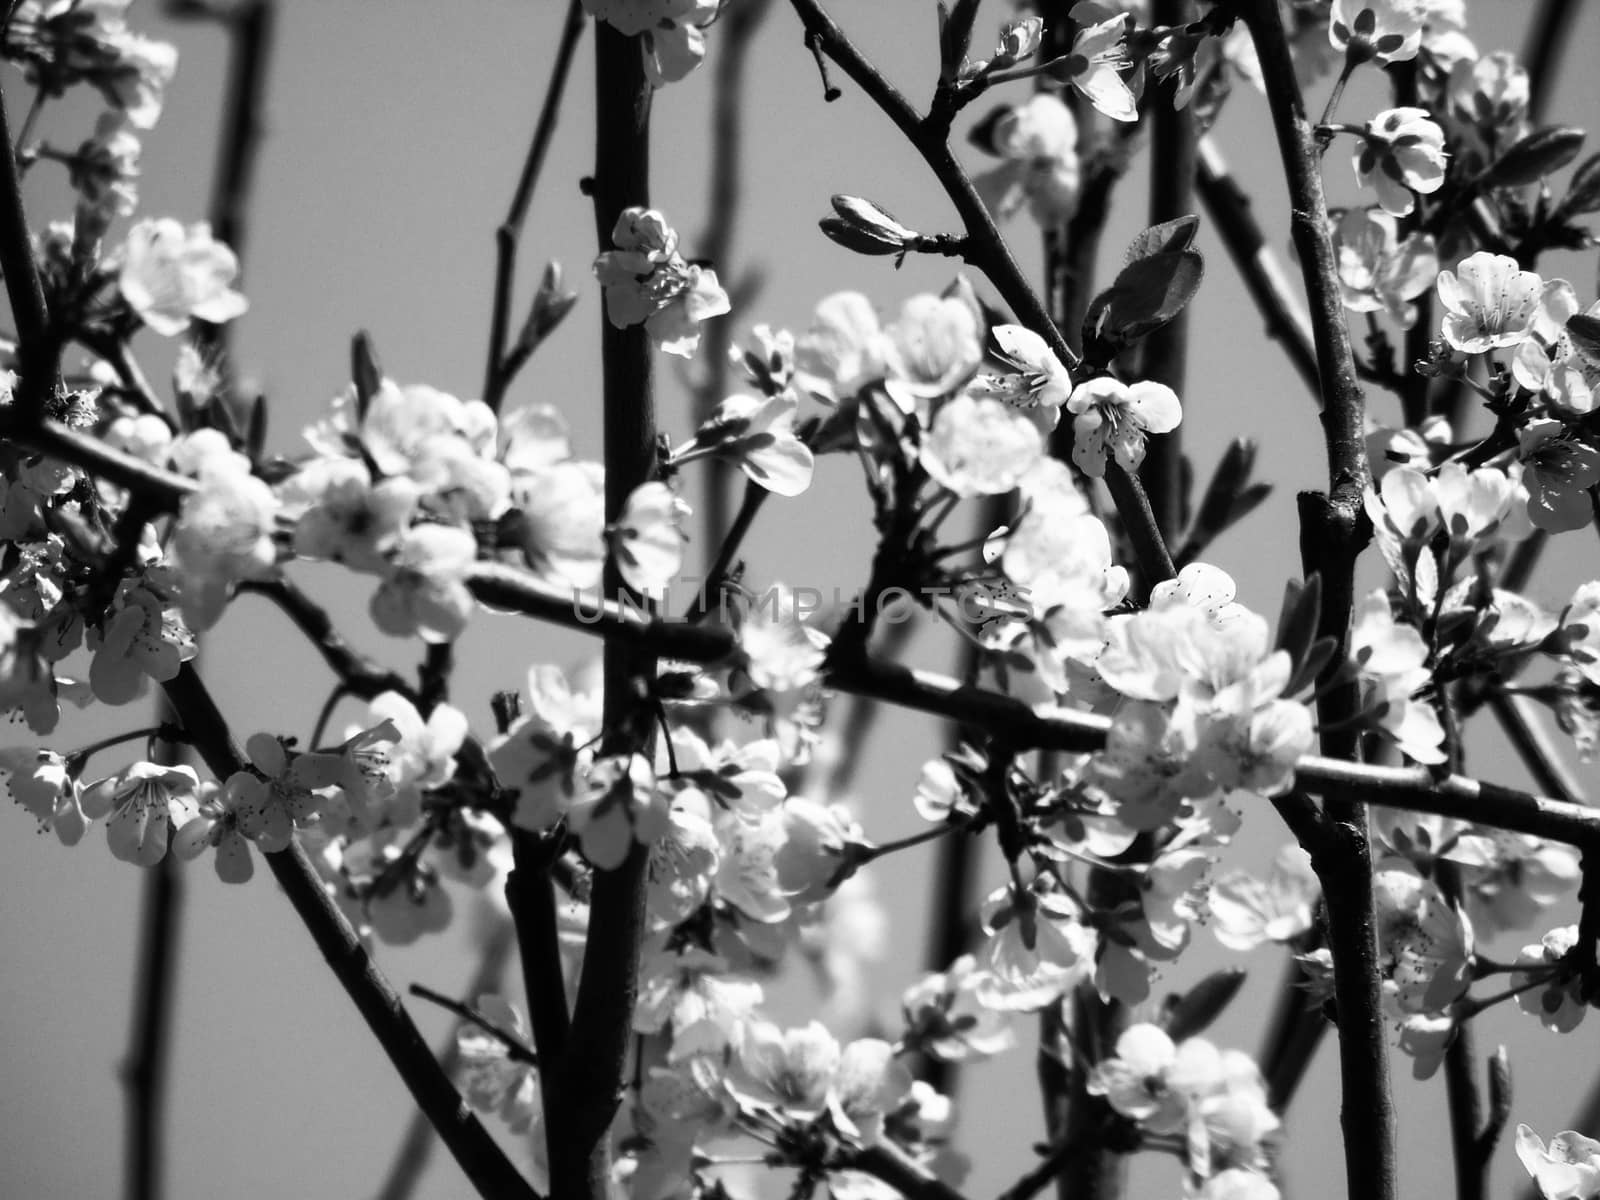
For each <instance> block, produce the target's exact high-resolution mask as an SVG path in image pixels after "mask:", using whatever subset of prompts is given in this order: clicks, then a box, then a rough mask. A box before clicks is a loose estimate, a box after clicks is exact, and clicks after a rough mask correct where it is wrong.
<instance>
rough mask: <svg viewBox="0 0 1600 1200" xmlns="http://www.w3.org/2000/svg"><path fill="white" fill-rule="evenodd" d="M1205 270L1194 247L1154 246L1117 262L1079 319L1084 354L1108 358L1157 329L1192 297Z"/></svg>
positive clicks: (1096, 358)
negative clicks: (1119, 266)
mask: <svg viewBox="0 0 1600 1200" xmlns="http://www.w3.org/2000/svg"><path fill="white" fill-rule="evenodd" d="M1204 275H1205V260H1204V259H1202V258H1201V257H1200V252H1199V251H1197V250H1159V251H1157V252H1155V253H1154V254H1151V255H1149V256H1147V257H1145V258H1140V259H1137V260H1135V261H1134V262H1131V263H1129V264H1128V265H1127V266H1125V267H1123V268H1122V272H1121V274H1119V275H1118V276H1117V278H1116V281H1115V282H1114V283H1113V284H1112V285H1111V286H1110V287H1109V288H1107V289H1106V290H1105V291H1103V292H1101V293H1100V294H1099V295H1098V296H1096V297H1095V299H1094V302H1093V303H1092V304H1090V305H1089V311H1088V312H1087V313H1086V314H1085V315H1084V319H1083V344H1084V348H1085V349H1084V357H1085V358H1086V359H1088V360H1089V361H1091V362H1102V363H1104V362H1110V360H1111V359H1112V358H1115V357H1116V356H1117V355H1118V354H1120V353H1121V352H1122V351H1123V350H1126V349H1127V348H1128V347H1129V346H1131V345H1133V344H1134V343H1135V342H1137V341H1138V340H1139V339H1140V338H1142V337H1144V336H1145V335H1146V334H1150V333H1153V332H1155V331H1156V330H1157V329H1160V328H1161V327H1162V326H1163V325H1165V324H1166V323H1167V322H1168V321H1170V320H1172V318H1173V317H1175V316H1177V315H1178V314H1179V313H1180V312H1182V311H1183V308H1184V305H1186V304H1188V303H1189V301H1190V300H1193V299H1194V296H1195V293H1196V292H1198V291H1199V290H1200V280H1201V278H1202V277H1203V276H1204Z"/></svg>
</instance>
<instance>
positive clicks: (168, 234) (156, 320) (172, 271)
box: [117, 217, 249, 337]
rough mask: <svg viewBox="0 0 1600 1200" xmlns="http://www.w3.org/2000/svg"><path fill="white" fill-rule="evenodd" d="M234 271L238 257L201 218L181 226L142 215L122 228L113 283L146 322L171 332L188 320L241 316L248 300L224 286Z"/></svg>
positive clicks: (186, 325)
mask: <svg viewBox="0 0 1600 1200" xmlns="http://www.w3.org/2000/svg"><path fill="white" fill-rule="evenodd" d="M238 273H239V260H238V259H237V258H236V257H235V256H234V253H233V251H232V250H230V249H228V247H226V246H224V245H223V244H222V243H221V242H218V241H215V240H213V239H212V237H211V226H210V225H208V224H206V223H205V222H204V221H202V222H199V223H198V224H195V225H191V226H190V227H189V228H188V229H187V230H185V229H184V227H183V226H182V225H181V224H180V223H179V222H177V221H175V220H173V219H172V218H170V217H167V218H163V219H161V220H151V219H147V220H143V221H140V222H138V223H137V224H136V225H134V226H133V228H132V229H130V230H128V239H127V242H126V244H125V245H124V247H123V263H122V271H121V273H120V274H119V275H118V277H117V286H118V287H119V288H120V289H121V291H122V295H123V297H124V299H126V300H127V302H128V304H129V305H130V306H131V307H132V309H133V311H134V312H136V313H137V314H138V315H139V317H140V318H141V319H142V320H143V321H144V323H145V324H146V325H148V326H149V327H150V328H151V329H153V330H155V332H157V333H159V334H161V335H162V336H163V337H172V336H174V335H176V334H179V333H182V332H183V331H184V330H186V329H188V328H189V323H190V322H191V321H192V320H201V321H210V322H213V323H216V324H220V323H222V322H225V321H231V320H233V319H234V318H235V317H238V316H242V315H243V314H244V311H245V309H247V308H248V307H249V303H248V301H246V300H245V298H244V297H243V296H241V295H240V294H239V293H238V292H236V291H234V290H233V288H232V287H231V286H230V285H231V284H232V283H233V279H234V276H236V275H237V274H238Z"/></svg>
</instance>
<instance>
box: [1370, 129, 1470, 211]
mask: <svg viewBox="0 0 1600 1200" xmlns="http://www.w3.org/2000/svg"><path fill="white" fill-rule="evenodd" d="M1447 157H1448V155H1446V154H1445V150H1444V130H1442V129H1440V128H1439V126H1438V125H1437V124H1435V123H1434V122H1433V121H1432V120H1431V119H1430V118H1429V116H1428V113H1427V110H1426V109H1421V108H1391V109H1388V110H1387V111H1385V112H1381V113H1379V114H1378V115H1377V116H1375V117H1373V118H1372V120H1370V121H1368V122H1367V126H1366V130H1365V132H1364V133H1363V135H1362V137H1361V139H1360V144H1359V145H1358V146H1357V148H1356V151H1355V168H1356V179H1357V180H1358V181H1359V182H1360V184H1361V186H1362V187H1370V188H1374V189H1376V190H1377V193H1378V203H1379V204H1381V205H1382V206H1383V208H1384V211H1386V212H1390V213H1393V214H1394V215H1395V216H1397V217H1403V216H1405V215H1406V214H1407V213H1409V212H1410V211H1411V210H1412V209H1413V208H1415V207H1416V199H1415V198H1414V197H1413V196H1412V194H1411V193H1412V192H1421V193H1423V194H1427V193H1429V192H1436V191H1438V190H1439V189H1440V188H1441V187H1443V186H1444V160H1445V159H1446V158H1447Z"/></svg>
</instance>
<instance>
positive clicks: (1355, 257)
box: [1334, 208, 1439, 329]
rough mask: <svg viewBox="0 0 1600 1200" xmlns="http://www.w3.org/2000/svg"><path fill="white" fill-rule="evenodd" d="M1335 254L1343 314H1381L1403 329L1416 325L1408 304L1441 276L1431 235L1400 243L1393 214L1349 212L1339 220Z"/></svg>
mask: <svg viewBox="0 0 1600 1200" xmlns="http://www.w3.org/2000/svg"><path fill="white" fill-rule="evenodd" d="M1334 248H1335V250H1336V252H1337V253H1338V256H1339V291H1340V295H1341V296H1342V297H1343V299H1344V306H1345V307H1346V308H1348V309H1349V310H1350V311H1351V312H1382V313H1385V314H1387V315H1388V317H1389V318H1390V319H1391V320H1393V321H1394V322H1395V323H1396V324H1398V325H1399V326H1400V327H1401V328H1402V329H1410V328H1411V326H1412V325H1414V324H1415V323H1416V320H1417V309H1416V305H1414V304H1412V303H1411V301H1413V300H1415V299H1416V298H1417V297H1418V296H1420V295H1422V294H1423V293H1424V292H1426V291H1427V290H1428V289H1429V288H1431V287H1432V286H1433V284H1434V280H1435V279H1436V278H1437V277H1438V274H1439V259H1438V255H1437V253H1436V251H1435V247H1434V239H1433V235H1432V234H1416V233H1413V234H1410V235H1408V236H1407V237H1406V239H1405V240H1404V241H1403V242H1402V241H1401V240H1400V237H1399V233H1398V227H1397V225H1396V223H1395V219H1394V217H1393V216H1392V215H1391V214H1389V213H1387V212H1384V211H1382V210H1370V209H1360V208H1352V209H1349V210H1348V211H1346V213H1345V214H1344V216H1343V217H1341V218H1340V219H1339V224H1338V227H1337V229H1336V230H1335V238H1334Z"/></svg>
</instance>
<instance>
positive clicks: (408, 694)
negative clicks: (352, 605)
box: [239, 577, 418, 704]
mask: <svg viewBox="0 0 1600 1200" xmlns="http://www.w3.org/2000/svg"><path fill="white" fill-rule="evenodd" d="M239 591H240V592H241V593H254V594H255V595H258V596H261V597H264V598H265V599H267V600H270V601H272V603H273V604H275V605H277V606H278V608H279V609H280V610H282V612H283V614H284V616H286V617H288V618H289V620H290V621H292V622H293V623H294V626H295V628H297V629H298V630H299V631H300V632H301V633H302V634H304V635H305V638H306V640H307V641H308V642H310V643H311V644H312V645H313V646H315V647H316V649H317V652H318V653H319V654H321V655H322V661H323V662H325V663H326V664H327V665H328V667H329V668H330V669H331V670H332V671H333V673H334V676H335V677H336V678H337V679H338V680H339V682H340V683H341V684H342V685H343V686H344V689H345V692H346V693H347V694H349V695H351V696H356V697H358V698H360V699H362V700H371V699H372V698H373V697H374V696H377V695H380V694H382V693H383V692H399V693H400V695H402V696H404V697H405V698H406V699H407V700H409V701H410V702H411V703H412V704H416V703H417V700H418V695H417V691H416V689H415V688H413V687H412V686H411V685H410V684H409V683H408V682H406V679H405V676H403V675H401V674H400V673H399V672H397V671H390V670H386V669H385V668H383V667H380V666H379V665H378V664H377V663H376V662H374V661H373V660H372V659H369V658H367V657H365V656H364V655H362V654H358V653H357V652H356V651H355V650H354V649H352V648H351V646H350V644H349V643H348V642H346V641H345V640H344V638H343V637H342V636H341V635H340V634H339V632H338V631H337V630H336V629H334V627H333V618H332V617H330V616H329V615H328V612H327V610H326V609H324V608H323V607H322V606H321V605H319V604H317V602H316V601H314V600H313V599H311V597H310V596H308V595H306V593H305V592H304V591H302V590H301V589H300V587H299V585H298V584H296V583H294V582H292V581H291V580H289V579H285V578H282V577H279V578H277V579H260V580H247V581H246V582H244V583H241V584H240V585H239Z"/></svg>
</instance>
